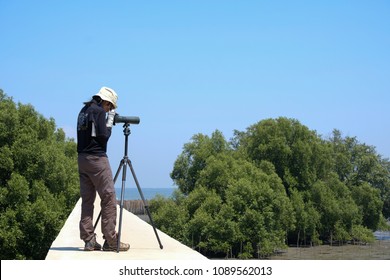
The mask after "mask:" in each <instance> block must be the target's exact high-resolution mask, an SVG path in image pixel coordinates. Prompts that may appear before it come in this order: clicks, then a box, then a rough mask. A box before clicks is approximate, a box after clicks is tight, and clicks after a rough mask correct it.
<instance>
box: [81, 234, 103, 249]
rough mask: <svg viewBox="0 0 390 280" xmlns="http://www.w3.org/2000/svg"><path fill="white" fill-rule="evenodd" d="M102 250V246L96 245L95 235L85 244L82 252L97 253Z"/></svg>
mask: <svg viewBox="0 0 390 280" xmlns="http://www.w3.org/2000/svg"><path fill="white" fill-rule="evenodd" d="M101 249H102V245H100V244H99V243H97V241H96V234H95V235H94V236H93V237H92V239H91V240H89V241H86V242H85V246H84V251H99V250H101Z"/></svg>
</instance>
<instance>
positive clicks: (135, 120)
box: [114, 114, 140, 125]
mask: <svg viewBox="0 0 390 280" xmlns="http://www.w3.org/2000/svg"><path fill="white" fill-rule="evenodd" d="M139 122H140V119H139V117H130V116H120V115H119V114H115V117H114V125H115V124H117V123H130V124H139Z"/></svg>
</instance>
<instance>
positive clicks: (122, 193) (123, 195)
mask: <svg viewBox="0 0 390 280" xmlns="http://www.w3.org/2000/svg"><path fill="white" fill-rule="evenodd" d="M126 165H127V161H125V160H124V164H122V166H123V169H122V191H121V200H120V205H119V206H120V212H119V213H120V214H119V228H118V240H117V242H118V243H117V253H119V249H120V244H121V235H122V215H123V201H124V197H125V185H126Z"/></svg>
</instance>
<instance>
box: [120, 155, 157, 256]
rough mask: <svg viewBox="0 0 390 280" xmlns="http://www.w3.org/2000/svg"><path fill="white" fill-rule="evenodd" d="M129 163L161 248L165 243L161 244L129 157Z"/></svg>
mask: <svg viewBox="0 0 390 280" xmlns="http://www.w3.org/2000/svg"><path fill="white" fill-rule="evenodd" d="M127 164H128V165H129V167H130V170H131V173H132V174H133V178H134V181H135V184H136V185H137V189H138V192H139V194H140V196H141V199H142V201H143V203H144V207H145V210H146V213H147V214H148V217H149V220H150V223H151V224H152V226H153V230H154V233H155V235H156V238H157V241H158V243H159V245H160V249H163V245H162V244H161V241H160V237H159V236H158V233H157V230H156V227H155V226H154V222H153V219H152V216H151V215H150V211H149V205H148V204H147V203H146V201H145V197H144V194H143V193H142V190H141V187H140V185H139V183H138V180H137V176H136V175H135V172H134V168H133V165H132V164H131V161H130V160H129V159H127Z"/></svg>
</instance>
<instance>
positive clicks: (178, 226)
mask: <svg viewBox="0 0 390 280" xmlns="http://www.w3.org/2000/svg"><path fill="white" fill-rule="evenodd" d="M389 174H390V169H389V161H388V160H387V159H383V158H382V157H381V156H380V155H378V154H377V153H376V151H375V149H374V148H373V147H371V146H367V145H366V144H362V143H359V142H358V141H357V139H356V138H353V137H345V138H343V137H342V135H341V132H340V131H338V130H334V131H333V133H332V136H331V137H330V138H329V139H323V138H322V137H321V136H320V135H318V134H317V133H316V132H315V131H313V130H310V129H309V128H307V127H306V126H304V125H302V124H301V123H300V122H299V121H297V120H295V119H288V118H284V117H280V118H277V119H266V120H262V121H260V122H258V123H256V124H254V125H252V126H250V127H248V128H247V130H246V131H235V132H234V137H233V138H232V139H230V141H227V140H226V139H225V137H224V136H223V134H222V133H221V132H220V131H218V130H216V131H215V132H213V133H212V135H211V136H207V135H203V134H196V135H194V136H193V137H192V139H191V141H190V142H189V143H186V144H184V147H183V151H182V153H181V154H180V155H179V156H178V157H177V159H176V161H175V163H174V166H173V170H172V172H171V178H172V179H173V181H174V183H175V184H176V185H177V186H178V191H177V192H176V194H175V195H174V197H173V198H169V199H166V198H162V197H159V198H157V199H155V200H153V201H152V202H151V209H152V212H153V215H154V216H155V218H154V219H155V222H156V224H157V225H158V226H159V227H160V228H162V229H163V230H165V231H166V232H167V233H168V234H170V235H172V236H174V237H175V238H177V239H179V240H181V241H182V242H184V243H185V244H187V245H189V246H192V247H193V248H196V249H197V250H199V251H200V252H202V253H204V254H206V255H208V256H225V257H235V258H254V257H255V258H256V257H257V258H259V257H260V258H261V257H265V256H268V255H270V254H272V253H274V252H275V251H277V250H279V249H283V248H284V247H285V246H286V245H287V244H297V245H300V244H321V243H324V242H331V243H332V242H336V241H337V242H347V241H359V242H370V241H372V240H373V234H372V231H373V230H376V229H378V227H380V225H381V222H383V221H384V217H389V216H390V212H389V203H390V198H389V197H390V179H389V178H390V177H389Z"/></svg>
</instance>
